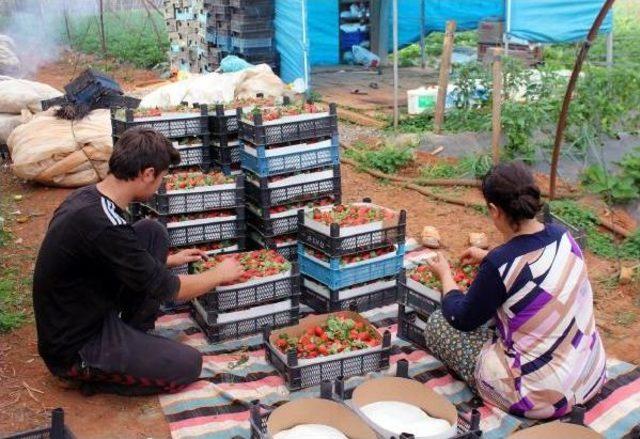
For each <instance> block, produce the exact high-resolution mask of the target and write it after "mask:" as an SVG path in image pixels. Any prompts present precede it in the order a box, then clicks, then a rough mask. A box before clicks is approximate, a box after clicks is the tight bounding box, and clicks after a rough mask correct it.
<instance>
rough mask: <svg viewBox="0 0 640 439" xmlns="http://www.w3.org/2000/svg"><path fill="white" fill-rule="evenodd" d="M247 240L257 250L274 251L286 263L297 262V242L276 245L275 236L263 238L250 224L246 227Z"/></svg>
mask: <svg viewBox="0 0 640 439" xmlns="http://www.w3.org/2000/svg"><path fill="white" fill-rule="evenodd" d="M247 230H248V235H249V239H250V240H251V242H252V243H253V244H254V245H255V246H256V247H257V248H264V249H267V250H275V251H277V252H278V253H280V254H281V255H282V256H284V257H285V258H286V259H287V260H288V261H292V262H294V261H297V260H298V241H293V242H291V243H285V244H278V243H277V241H276V240H277V238H278V237H277V236H265V235H264V234H262V233H261V232H260V231H259V230H257V229H256V228H255V227H252V226H251V224H249V225H248V226H247Z"/></svg>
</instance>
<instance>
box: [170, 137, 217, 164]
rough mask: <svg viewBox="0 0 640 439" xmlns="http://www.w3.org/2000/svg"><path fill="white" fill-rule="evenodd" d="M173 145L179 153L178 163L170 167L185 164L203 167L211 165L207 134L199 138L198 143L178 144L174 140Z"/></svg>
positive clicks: (211, 158)
mask: <svg viewBox="0 0 640 439" xmlns="http://www.w3.org/2000/svg"><path fill="white" fill-rule="evenodd" d="M173 147H174V148H175V149H177V150H178V152H179V153H180V163H178V164H177V165H175V166H170V168H171V169H175V168H182V167H185V166H200V167H203V168H208V167H209V166H211V161H212V160H213V157H212V154H211V144H210V141H209V137H208V136H204V137H203V138H201V139H200V141H199V143H193V144H184V145H180V144H178V142H177V141H174V142H173Z"/></svg>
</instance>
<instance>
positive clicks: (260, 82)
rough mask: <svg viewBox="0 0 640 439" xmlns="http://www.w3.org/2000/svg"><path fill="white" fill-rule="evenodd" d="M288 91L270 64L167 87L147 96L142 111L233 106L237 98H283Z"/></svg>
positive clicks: (143, 100)
mask: <svg viewBox="0 0 640 439" xmlns="http://www.w3.org/2000/svg"><path fill="white" fill-rule="evenodd" d="M284 90H285V84H284V83H283V82H282V81H281V80H280V78H278V77H277V76H276V75H275V74H274V73H273V72H272V71H271V68H270V67H269V66H268V65H267V64H261V65H258V66H255V67H251V68H249V69H245V70H242V71H240V72H232V73H209V74H206V75H199V76H194V77H191V78H189V79H185V80H184V81H178V82H174V83H171V84H167V85H165V86H162V87H160V88H158V89H156V90H154V91H152V92H151V93H149V94H148V95H147V96H145V97H144V98H143V99H142V102H141V103H140V107H141V108H167V107H174V106H176V105H180V103H181V102H187V103H188V104H193V103H199V104H215V103H221V102H230V101H232V100H233V99H234V98H235V97H255V96H256V94H257V93H264V94H265V96H267V97H268V96H274V97H279V96H282V93H283V92H284ZM238 91H240V92H241V93H242V95H241V96H239V95H238Z"/></svg>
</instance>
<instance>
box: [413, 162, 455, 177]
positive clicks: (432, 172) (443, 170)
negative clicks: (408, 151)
mask: <svg viewBox="0 0 640 439" xmlns="http://www.w3.org/2000/svg"><path fill="white" fill-rule="evenodd" d="M420 175H421V176H422V177H423V178H425V179H427V180H434V179H439V178H455V177H458V176H459V169H458V168H457V167H456V166H454V165H452V164H449V163H432V164H429V165H425V166H423V167H422V168H420Z"/></svg>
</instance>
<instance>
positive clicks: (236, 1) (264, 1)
mask: <svg viewBox="0 0 640 439" xmlns="http://www.w3.org/2000/svg"><path fill="white" fill-rule="evenodd" d="M229 5H230V6H233V7H234V8H239V9H243V8H249V7H252V6H256V5H258V6H259V7H261V8H268V7H272V8H273V7H274V5H275V1H274V0H229Z"/></svg>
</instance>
